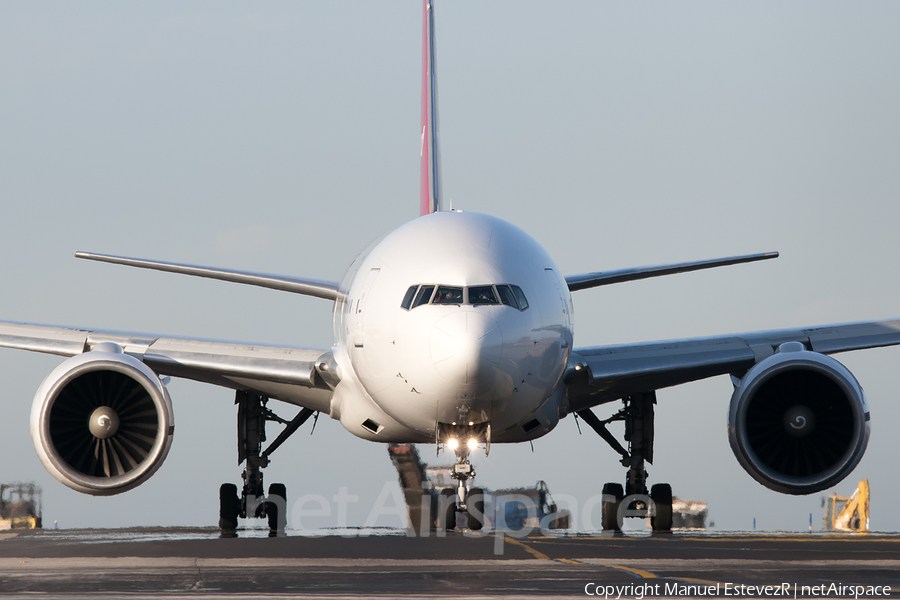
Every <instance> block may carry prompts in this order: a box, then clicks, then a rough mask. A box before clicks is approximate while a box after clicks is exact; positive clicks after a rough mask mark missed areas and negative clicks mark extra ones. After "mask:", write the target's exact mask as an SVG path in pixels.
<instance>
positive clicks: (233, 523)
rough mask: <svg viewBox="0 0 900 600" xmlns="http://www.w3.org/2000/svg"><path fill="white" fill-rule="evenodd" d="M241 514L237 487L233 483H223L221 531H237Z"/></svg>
mask: <svg viewBox="0 0 900 600" xmlns="http://www.w3.org/2000/svg"><path fill="white" fill-rule="evenodd" d="M240 514H241V500H240V498H238V495H237V486H236V485H234V484H233V483H223V484H222V485H221V486H220V487H219V529H224V530H234V529H237V520H238V515H240Z"/></svg>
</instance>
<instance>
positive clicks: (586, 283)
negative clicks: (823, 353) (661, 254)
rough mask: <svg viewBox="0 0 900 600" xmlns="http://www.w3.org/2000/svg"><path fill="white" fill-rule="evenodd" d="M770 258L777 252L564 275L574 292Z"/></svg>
mask: <svg viewBox="0 0 900 600" xmlns="http://www.w3.org/2000/svg"><path fill="white" fill-rule="evenodd" d="M771 258H778V253H777V252H761V253H759V254H745V255H743V256H729V257H726V258H711V259H708V260H698V261H693V262H683V263H674V264H670V265H653V266H647V267H632V268H630V269H616V270H613V271H597V272H595V273H583V274H580V275H568V276H566V283H567V284H568V286H569V291H570V292H576V291H578V290H585V289H588V288H592V287H598V286H601V285H611V284H613V283H622V282H624V281H636V280H638V279H649V278H650V277H661V276H663V275H674V274H676V273H688V272H690V271H699V270H701V269H712V268H714V267H727V266H728V265H738V264H741V263H749V262H756V261H758V260H769V259H771Z"/></svg>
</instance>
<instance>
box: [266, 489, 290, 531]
mask: <svg viewBox="0 0 900 600" xmlns="http://www.w3.org/2000/svg"><path fill="white" fill-rule="evenodd" d="M274 496H277V497H279V498H281V500H282V502H281V503H280V504H281V507H284V510H285V511H286V510H287V487H285V485H284V484H283V483H273V484H271V485H269V498H272V497H274ZM281 507H279V505H278V504H276V503H275V502H266V517H267V518H268V520H269V531H284V524H285V522H286V519H287V514H285V515H282V518H281V519H279V518H278V517H279V515H278V511H280V510H281ZM279 520H280V521H281V522H280V523H279Z"/></svg>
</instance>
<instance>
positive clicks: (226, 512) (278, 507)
mask: <svg viewBox="0 0 900 600" xmlns="http://www.w3.org/2000/svg"><path fill="white" fill-rule="evenodd" d="M268 401H269V399H268V398H266V397H265V396H261V395H259V394H255V393H253V392H247V391H238V392H237V393H236V394H235V399H234V403H235V404H236V405H237V407H238V411H237V424H238V426H237V430H238V464H242V463H243V464H244V465H245V467H244V472H243V474H242V476H241V477H242V479H243V482H244V483H243V487H242V488H241V494H240V497H239V496H238V493H237V486H236V485H234V484H233V483H224V484H222V486H221V487H220V488H219V528H220V529H221V530H222V531H223V532H225V533H227V534H228V533H230V532H233V531H234V530H235V529H236V528H237V520H238V517H240V518H242V519H253V518H264V517H265V518H267V519H268V522H269V531H270V533H271V534H275V535H277V534H278V533H279V532H283V531H284V528H285V524H286V520H287V489H286V488H285V486H284V484H283V483H273V484H271V485H270V486H269V493H268V494H265V487H264V484H263V471H262V470H263V469H264V468H265V467H267V466H268V465H269V462H270V460H269V456H271V455H272V453H273V452H275V450H276V449H278V447H279V446H281V444H283V443H284V442H285V440H287V439H288V438H289V437H290V436H291V435H293V434H294V432H296V431H297V430H298V429H299V428H300V426H301V425H303V424H304V423H305V422H306V421H307V420H308V419H309V417H310V416H312V415H313V412H314V411H312V410H310V409H308V408H304V409H302V410H301V411H300V412H299V413H297V416H296V417H294V418H293V419H292V420H291V421H286V420H285V419H282V418H281V417H279V416H278V415H276V414H275V413H274V412H272V411H271V410H270V409H269V408H268V407H267V406H266V405H267V404H268ZM268 421H276V422H278V423H281V424H283V425H285V428H284V430H283V431H282V432H281V433H280V434H279V435H278V437H277V438H275V440H274V441H273V442H272V443H271V444H270V445H269V446H268V447H267V448H266V449H265V450H263V442H265V441H266V423H267V422H268Z"/></svg>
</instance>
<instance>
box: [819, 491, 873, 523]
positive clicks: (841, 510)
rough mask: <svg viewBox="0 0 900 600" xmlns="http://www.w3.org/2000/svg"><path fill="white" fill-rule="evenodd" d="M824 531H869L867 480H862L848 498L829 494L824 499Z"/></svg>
mask: <svg viewBox="0 0 900 600" xmlns="http://www.w3.org/2000/svg"><path fill="white" fill-rule="evenodd" d="M825 506H826V507H825V529H826V530H829V531H851V532H856V533H860V532H866V531H869V480H868V479H863V480H862V481H860V482H859V487H858V488H856V491H855V492H853V495H852V496H850V497H849V498H843V497H841V496H838V495H837V494H831V496H829V497H828V498H825Z"/></svg>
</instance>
